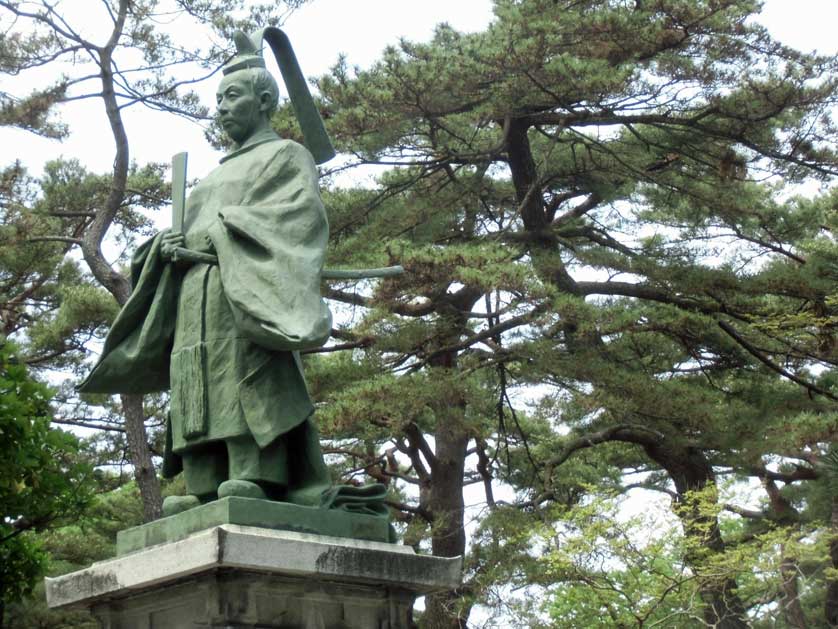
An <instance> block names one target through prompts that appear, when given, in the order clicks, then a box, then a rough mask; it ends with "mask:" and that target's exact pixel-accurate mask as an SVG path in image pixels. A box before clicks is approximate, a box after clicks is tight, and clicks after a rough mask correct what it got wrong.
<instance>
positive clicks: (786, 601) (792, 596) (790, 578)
mask: <svg viewBox="0 0 838 629" xmlns="http://www.w3.org/2000/svg"><path fill="white" fill-rule="evenodd" d="M797 574H798V566H797V561H796V560H795V559H794V557H786V556H784V557H783V560H782V562H781V563H780V576H781V577H782V584H781V586H780V588H781V591H782V595H781V597H780V605H781V606H782V608H783V616H784V617H785V619H786V622H787V623H788V625H789V627H795V629H807V628H808V626H809V624H808V623H807V621H806V614H804V613H803V606H802V605H801V604H800V592H799V590H798V587H797Z"/></svg>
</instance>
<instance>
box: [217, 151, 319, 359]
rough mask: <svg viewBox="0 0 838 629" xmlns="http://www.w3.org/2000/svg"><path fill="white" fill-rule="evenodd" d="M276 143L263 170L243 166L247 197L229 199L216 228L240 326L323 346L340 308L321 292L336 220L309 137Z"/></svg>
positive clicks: (258, 335) (282, 340)
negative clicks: (326, 203)
mask: <svg viewBox="0 0 838 629" xmlns="http://www.w3.org/2000/svg"><path fill="white" fill-rule="evenodd" d="M270 145H271V147H273V149H274V155H273V156H271V158H270V159H266V160H260V163H259V170H258V172H247V171H245V169H244V168H243V172H242V173H240V176H241V177H242V180H243V181H245V182H246V189H247V192H246V193H245V195H244V196H243V198H242V201H241V202H240V203H239V204H238V205H228V206H224V207H222V208H221V209H220V210H219V211H218V216H217V219H216V220H214V221H213V222H212V224H211V225H210V227H209V230H208V232H209V236H210V239H211V240H212V243H213V246H214V247H215V250H216V253H217V255H218V265H219V269H220V271H221V282H222V285H223V287H224V294H225V296H226V298H227V300H228V302H229V304H230V306H231V309H232V311H233V316H234V320H235V324H236V327H237V329H238V330H239V332H241V333H242V334H243V335H244V336H245V337H246V338H248V339H249V340H251V341H252V342H254V343H256V344H257V345H259V346H261V347H263V348H265V349H268V350H274V351H294V350H300V349H307V348H312V347H319V346H320V345H322V344H323V343H325V342H326V340H327V339H328V338H329V334H330V330H331V324H332V316H331V313H330V312H329V308H328V306H327V305H326V303H325V301H324V300H323V298H322V297H321V295H320V273H321V270H322V268H323V259H324V257H325V251H326V243H327V240H328V237H329V226H328V222H327V220H326V211H325V209H324V208H323V203H322V201H321V200H320V193H319V190H318V186H317V169H316V167H315V165H314V160H313V159H312V157H311V155H310V154H309V152H308V151H307V150H306V149H305V148H304V147H302V146H301V145H299V144H297V143H295V142H292V141H288V140H285V141H280V142H272V143H270ZM240 163H241V164H242V165H247V164H251V165H252V163H253V162H252V161H248V160H241V162H240ZM229 165H230V166H232V165H233V164H229ZM237 174H238V173H237Z"/></svg>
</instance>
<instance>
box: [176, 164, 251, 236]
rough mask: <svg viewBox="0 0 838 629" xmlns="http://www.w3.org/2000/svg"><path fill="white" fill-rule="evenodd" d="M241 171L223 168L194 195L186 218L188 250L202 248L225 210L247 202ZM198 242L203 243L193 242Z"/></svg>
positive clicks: (199, 187) (198, 188)
mask: <svg viewBox="0 0 838 629" xmlns="http://www.w3.org/2000/svg"><path fill="white" fill-rule="evenodd" d="M238 170H239V169H233V168H229V167H227V164H222V165H221V166H219V167H218V168H216V169H215V170H214V171H212V172H211V173H210V174H209V175H208V176H207V177H206V178H205V179H204V180H203V181H201V182H199V183H198V185H196V186H195V188H194V189H193V190H192V192H191V193H190V195H189V198H188V199H187V202H186V212H185V213H184V218H183V230H184V232H185V234H186V240H187V243H186V244H187V247H193V246H197V247H198V248H200V247H201V243H202V242H203V238H204V236H205V235H206V233H207V230H208V229H209V226H210V225H211V224H212V223H213V222H214V221H216V220H218V212H219V211H220V210H221V209H222V208H225V207H229V206H232V205H242V204H243V203H244V202H245V197H246V195H247V180H246V179H242V177H241V173H240V172H238ZM195 240H199V242H193V241H195Z"/></svg>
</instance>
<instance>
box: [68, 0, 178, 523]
mask: <svg viewBox="0 0 838 629" xmlns="http://www.w3.org/2000/svg"><path fill="white" fill-rule="evenodd" d="M128 8H129V2H128V0H121V1H120V3H119V11H118V14H117V18H116V20H115V22H114V28H113V31H112V32H111V36H110V38H109V39H108V42H107V43H106V44H105V45H104V46H103V47H101V48H98V49H97V50H96V52H97V53H98V59H99V63H98V65H99V76H100V79H101V82H102V100H103V101H104V104H105V111H106V113H107V117H108V122H109V124H110V128H111V134H112V136H113V139H114V143H115V145H116V155H115V156H114V164H113V175H112V177H113V179H112V181H111V190H110V193H109V194H108V198H107V200H106V202H105V205H104V207H103V208H101V209H99V210H98V211H97V212H96V217H95V218H94V219H93V222H92V223H91V225H90V227H89V228H88V229H87V231H86V232H85V234H84V237H83V239H82V243H81V250H82V254H83V256H84V261H85V263H87V265H88V266H89V267H90V271H91V272H92V273H93V276H94V277H95V278H96V280H97V281H98V282H99V283H100V284H101V285H102V286H104V287H105V288H106V289H107V290H108V291H109V292H110V293H111V294H112V295H113V296H114V298H115V299H116V301H117V302H118V303H119V305H120V306H122V305H125V302H126V301H128V297H129V296H130V294H131V284H130V282H129V280H128V278H127V277H125V276H124V275H122V274H121V273H120V272H119V271H117V270H116V269H114V268H113V267H112V266H111V265H110V264H109V263H108V261H107V260H106V259H105V256H104V255H103V254H102V241H103V239H104V238H105V234H106V233H107V231H108V229H109V228H110V226H111V224H112V223H113V220H114V217H115V216H116V214H117V212H118V211H119V208H120V206H121V205H122V203H123V201H124V200H125V189H126V185H127V181H128V169H129V166H130V157H129V148H128V136H127V134H126V132H125V126H124V124H123V122H122V113H121V109H120V108H119V103H118V102H117V98H116V89H115V83H114V66H113V58H112V54H113V51H114V48H115V47H116V45H117V43H118V42H119V39H120V37H121V36H122V32H123V28H124V27H125V21H126V18H127V15H128ZM138 377H139V376H138ZM121 399H122V409H123V414H124V416H125V434H126V436H127V439H128V451H129V454H130V457H131V463H132V465H133V466H134V477H135V478H136V480H137V486H138V487H139V490H140V497H141V499H142V503H143V516H144V518H145V520H146V521H147V522H148V521H151V520H154V519H157V518H159V517H160V514H161V512H162V498H161V493H160V481H159V480H158V479H157V475H156V473H155V470H154V465H153V463H152V460H151V453H150V452H149V448H148V442H147V438H146V432H145V415H144V413H143V400H142V396H139V395H122V396H121Z"/></svg>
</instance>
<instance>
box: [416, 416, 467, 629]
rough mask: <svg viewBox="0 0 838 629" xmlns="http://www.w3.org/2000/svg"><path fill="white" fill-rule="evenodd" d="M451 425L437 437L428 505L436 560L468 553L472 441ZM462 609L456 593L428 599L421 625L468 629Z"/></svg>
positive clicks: (456, 424)
mask: <svg viewBox="0 0 838 629" xmlns="http://www.w3.org/2000/svg"><path fill="white" fill-rule="evenodd" d="M458 410H460V409H458ZM451 424H453V425H454V426H453V429H449V428H447V427H446V426H441V427H439V428H438V429H437V431H436V433H435V434H434V437H435V440H436V460H435V464H434V466H433V468H432V478H433V481H432V486H431V492H430V497H429V498H430V500H429V502H430V506H431V510H432V512H433V514H434V523H433V530H432V535H431V547H432V549H433V554H434V556H435V557H457V556H460V557H462V556H464V555H465V552H466V536H465V504H464V501H463V475H464V474H465V460H466V449H467V447H468V441H469V439H468V436H467V435H466V434H464V433H463V432H462V430H461V429H460V428H459V425H460V422H459V421H458V420H457V419H455V420H454V421H452V422H451ZM462 606H463V601H462V600H461V596H460V594H458V593H457V592H456V591H448V592H441V593H439V594H434V595H432V596H429V597H428V599H427V606H426V610H425V616H424V622H423V623H422V624H423V626H424V627H426V628H427V629H465V628H466V626H467V621H468V611H469V610H468V608H465V609H463V607H462Z"/></svg>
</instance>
